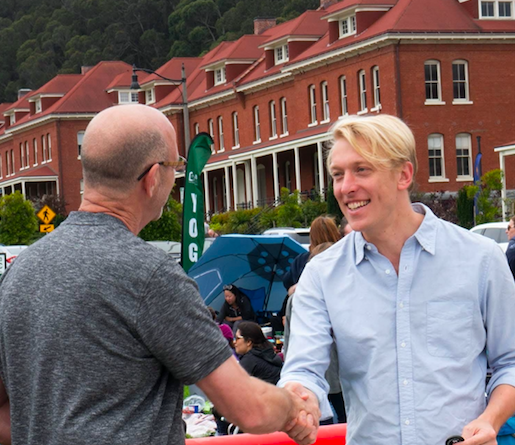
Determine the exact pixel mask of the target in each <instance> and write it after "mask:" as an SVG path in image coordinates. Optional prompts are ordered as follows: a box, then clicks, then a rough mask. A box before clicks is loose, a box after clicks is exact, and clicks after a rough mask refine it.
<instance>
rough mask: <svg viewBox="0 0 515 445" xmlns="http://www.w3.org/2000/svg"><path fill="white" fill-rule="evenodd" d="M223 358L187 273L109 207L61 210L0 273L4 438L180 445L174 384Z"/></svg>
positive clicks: (26, 442) (62, 444) (225, 352)
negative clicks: (7, 409)
mask: <svg viewBox="0 0 515 445" xmlns="http://www.w3.org/2000/svg"><path fill="white" fill-rule="evenodd" d="M230 356H231V351H230V349H229V347H228V346H227V341H226V340H225V339H224V338H223V336H222V334H221V332H220V329H219V328H218V326H217V325H216V324H215V323H214V322H213V321H212V319H211V316H210V314H209V312H208V311H207V310H206V307H205V305H204V302H203V301H202V299H201V297H200V295H199V293H198V290H197V287H196V284H195V283H194V281H193V280H191V279H190V278H188V277H187V276H186V275H185V274H184V272H183V270H182V269H181V268H180V267H179V266H178V265H177V264H176V263H175V261H174V260H173V259H172V258H170V257H168V256H167V255H166V254H165V253H164V252H162V251H161V250H159V249H156V248H155V247H152V246H151V245H149V244H148V243H146V242H145V241H143V240H141V239H140V238H138V237H136V236H134V235H133V234H132V233H131V232H130V231H129V230H128V229H127V227H126V226H125V225H124V224H123V223H122V222H121V221H120V220H119V219H117V218H114V217H112V216H109V215H105V214H101V213H96V214H95V213H87V212H72V213H71V214H70V216H69V217H68V219H67V220H66V221H65V222H64V223H63V224H61V226H60V227H59V228H58V229H57V230H55V231H54V232H53V233H51V234H48V235H46V236H45V237H44V238H43V239H42V240H40V241H38V242H37V243H35V244H34V245H33V246H31V247H30V248H28V249H26V250H25V251H24V252H23V253H22V254H21V255H20V256H19V257H18V258H17V259H16V262H15V263H14V264H13V265H12V266H11V267H10V268H9V270H8V271H7V272H6V273H5V274H4V276H3V277H2V281H1V282H0V373H1V377H2V379H3V381H4V383H5V386H6V389H7V392H8V395H9V398H10V403H11V422H12V438H13V444H23V445H30V444H37V445H45V444H49V445H50V444H52V445H70V444H74V445H80V444H95V445H102V444H105V445H115V444H130V445H140V444H141V445H165V444H166V445H176V444H183V443H184V430H183V424H182V419H181V411H182V391H183V387H182V385H183V384H191V383H195V382H197V381H198V380H200V379H202V378H204V377H206V376H207V375H208V374H210V373H211V372H212V371H213V370H215V369H216V368H217V367H219V366H220V365H221V364H222V363H223V362H224V361H226V360H227V359H228V358H229V357H230Z"/></svg>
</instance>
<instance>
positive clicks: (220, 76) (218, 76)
mask: <svg viewBox="0 0 515 445" xmlns="http://www.w3.org/2000/svg"><path fill="white" fill-rule="evenodd" d="M223 83H225V66H223V67H221V68H217V69H216V70H215V85H221V84H223Z"/></svg>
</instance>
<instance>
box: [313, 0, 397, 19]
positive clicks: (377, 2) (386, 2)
mask: <svg viewBox="0 0 515 445" xmlns="http://www.w3.org/2000/svg"><path fill="white" fill-rule="evenodd" d="M397 1H398V0H343V1H341V2H338V3H335V4H334V5H331V6H329V8H327V9H326V10H325V11H323V12H324V14H323V15H324V16H327V15H331V14H334V13H335V12H338V11H344V10H346V9H349V8H352V7H353V6H362V7H363V8H365V7H367V6H371V7H373V6H395V4H396V3H397Z"/></svg>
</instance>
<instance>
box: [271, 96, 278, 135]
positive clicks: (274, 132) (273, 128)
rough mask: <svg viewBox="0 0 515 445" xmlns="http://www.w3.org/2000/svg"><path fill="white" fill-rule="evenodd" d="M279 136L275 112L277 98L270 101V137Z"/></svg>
mask: <svg viewBox="0 0 515 445" xmlns="http://www.w3.org/2000/svg"><path fill="white" fill-rule="evenodd" d="M276 137H277V114H276V113H275V100H271V101H270V139H272V138H276Z"/></svg>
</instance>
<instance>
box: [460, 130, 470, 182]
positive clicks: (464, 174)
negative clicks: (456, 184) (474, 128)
mask: <svg viewBox="0 0 515 445" xmlns="http://www.w3.org/2000/svg"><path fill="white" fill-rule="evenodd" d="M456 167H457V168H456V170H457V171H456V173H457V176H458V179H466V180H470V179H472V137H471V136H470V134H468V133H459V134H457V135H456Z"/></svg>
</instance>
